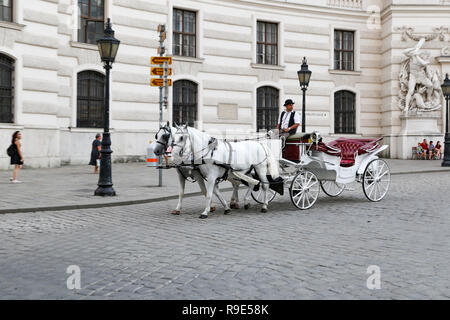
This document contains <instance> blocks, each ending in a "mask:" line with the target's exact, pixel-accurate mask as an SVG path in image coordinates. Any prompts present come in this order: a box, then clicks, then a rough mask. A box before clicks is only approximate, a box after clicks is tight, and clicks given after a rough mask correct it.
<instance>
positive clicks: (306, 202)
mask: <svg viewBox="0 0 450 320" xmlns="http://www.w3.org/2000/svg"><path fill="white" fill-rule="evenodd" d="M289 193H290V196H291V201H292V203H293V204H294V206H296V207H297V208H298V209H300V210H306V209H309V208H311V207H312V206H313V205H314V204H315V203H316V201H317V198H318V197H319V193H320V182H319V179H317V176H316V175H315V174H314V173H312V172H311V171H307V170H304V171H301V172H300V173H299V174H297V175H296V176H295V178H294V180H293V181H292V184H291V187H290V189H289Z"/></svg>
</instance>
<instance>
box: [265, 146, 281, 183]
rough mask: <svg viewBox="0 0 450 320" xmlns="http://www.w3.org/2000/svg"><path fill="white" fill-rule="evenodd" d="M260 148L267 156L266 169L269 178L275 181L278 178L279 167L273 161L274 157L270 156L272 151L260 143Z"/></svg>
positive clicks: (274, 160)
mask: <svg viewBox="0 0 450 320" xmlns="http://www.w3.org/2000/svg"><path fill="white" fill-rule="evenodd" d="M261 145H262V147H263V148H264V151H265V152H266V155H267V168H268V171H269V174H270V176H271V177H272V179H277V178H278V177H279V176H280V171H279V166H278V163H277V161H276V159H275V157H274V156H273V154H272V151H271V150H270V149H269V147H268V146H267V145H266V144H263V143H261Z"/></svg>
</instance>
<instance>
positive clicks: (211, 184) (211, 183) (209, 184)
mask: <svg viewBox="0 0 450 320" xmlns="http://www.w3.org/2000/svg"><path fill="white" fill-rule="evenodd" d="M216 179H217V177H212V176H208V180H207V181H206V207H205V210H204V211H203V212H202V213H201V215H200V217H199V218H200V219H206V218H208V213H209V211H210V210H211V201H212V196H213V192H214V188H215V187H216Z"/></svg>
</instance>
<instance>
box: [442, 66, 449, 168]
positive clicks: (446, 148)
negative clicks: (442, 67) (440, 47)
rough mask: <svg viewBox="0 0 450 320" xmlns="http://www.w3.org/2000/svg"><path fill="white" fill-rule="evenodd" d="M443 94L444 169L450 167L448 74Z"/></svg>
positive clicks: (443, 86) (443, 85)
mask: <svg viewBox="0 0 450 320" xmlns="http://www.w3.org/2000/svg"><path fill="white" fill-rule="evenodd" d="M441 87H442V93H443V94H444V97H445V101H446V103H447V105H446V114H445V144H444V160H443V161H442V166H443V167H450V133H449V132H448V121H449V119H448V117H449V113H450V110H449V103H450V79H449V78H448V73H447V75H446V76H445V80H444V83H443V84H442V86H441Z"/></svg>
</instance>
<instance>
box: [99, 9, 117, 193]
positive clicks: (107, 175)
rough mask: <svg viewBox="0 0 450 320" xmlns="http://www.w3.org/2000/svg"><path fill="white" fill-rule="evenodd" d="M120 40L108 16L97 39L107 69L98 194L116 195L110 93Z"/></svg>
mask: <svg viewBox="0 0 450 320" xmlns="http://www.w3.org/2000/svg"><path fill="white" fill-rule="evenodd" d="M119 44H120V41H119V40H117V39H116V38H114V30H113V29H112V25H111V19H109V18H108V21H107V22H106V28H105V31H104V35H103V37H102V38H101V39H99V40H97V45H98V50H99V52H100V58H101V60H102V62H103V67H104V68H105V71H106V87H105V114H104V133H103V139H102V150H101V151H100V153H101V158H100V176H99V178H98V188H97V190H95V195H96V196H103V197H104V196H111V197H112V196H115V195H116V191H114V188H113V183H112V170H111V154H112V150H111V136H110V133H109V95H110V71H111V69H112V64H113V63H114V60H115V59H116V55H117V51H118V50H119Z"/></svg>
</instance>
